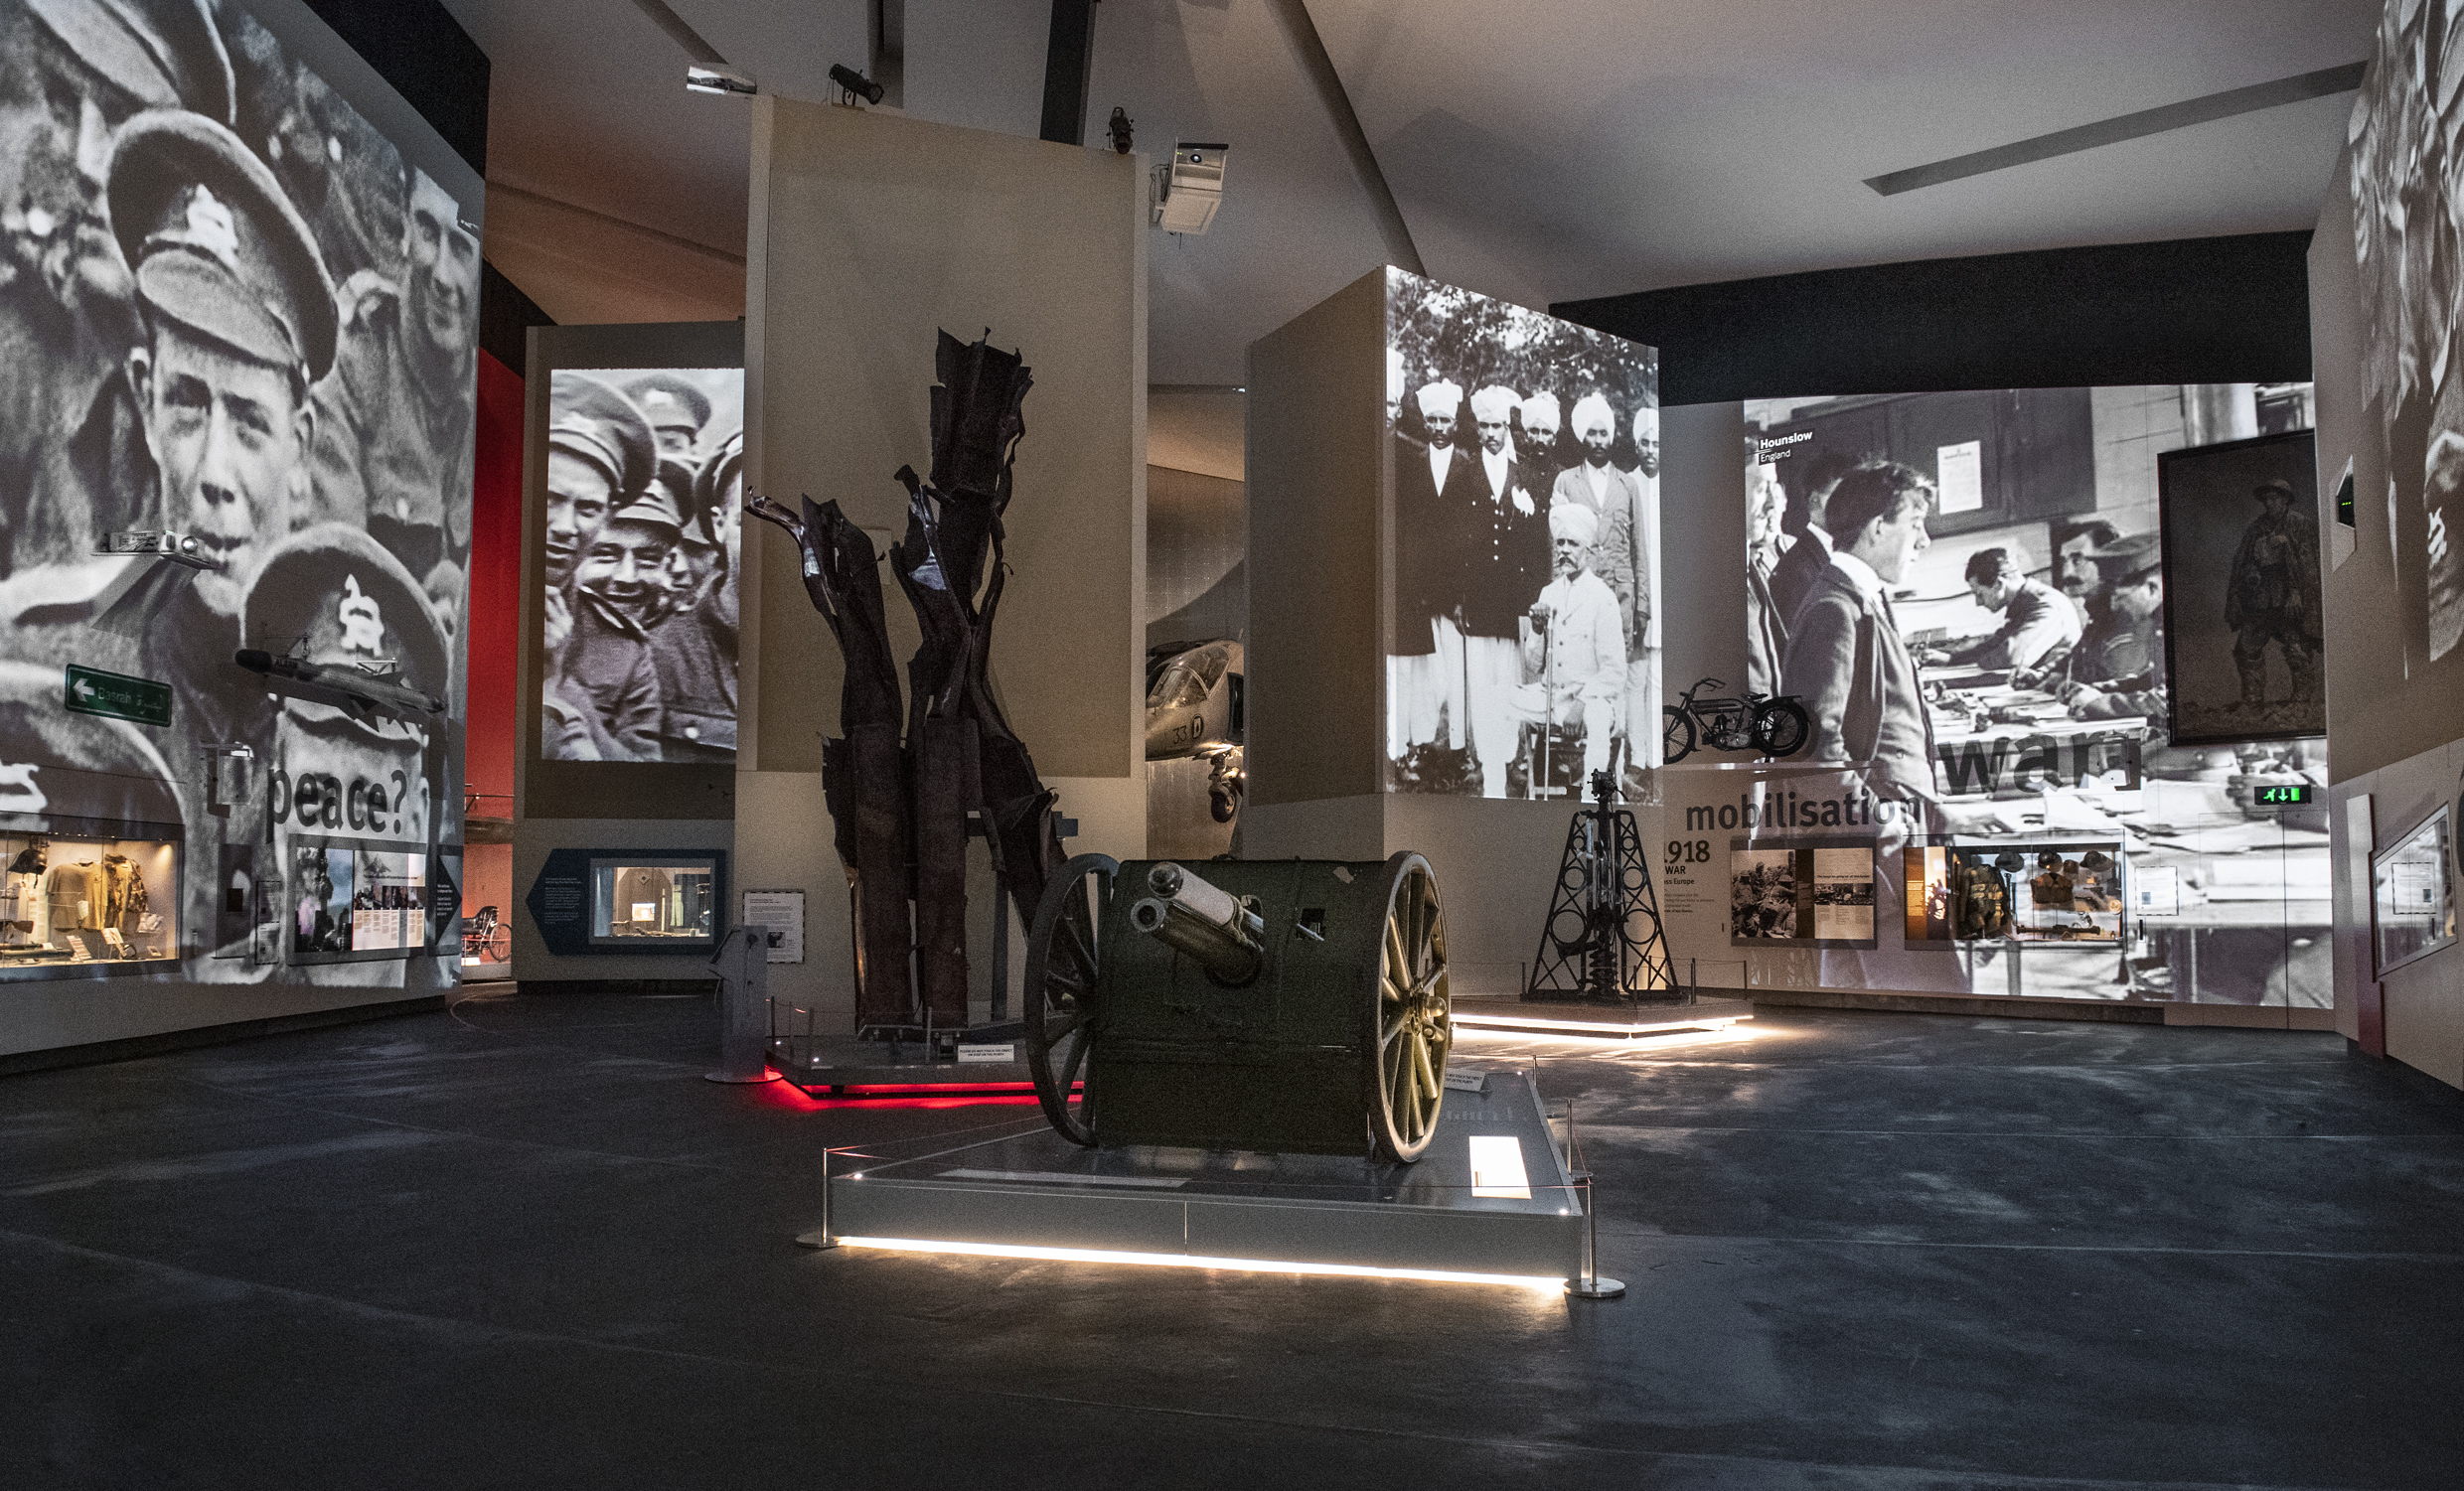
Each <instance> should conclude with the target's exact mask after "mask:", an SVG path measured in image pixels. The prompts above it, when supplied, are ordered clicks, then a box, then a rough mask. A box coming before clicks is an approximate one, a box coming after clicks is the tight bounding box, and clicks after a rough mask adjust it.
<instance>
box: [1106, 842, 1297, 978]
mask: <svg viewBox="0 0 2464 1491" xmlns="http://www.w3.org/2000/svg"><path fill="white" fill-rule="evenodd" d="M1147 888H1148V889H1149V890H1151V891H1153V892H1155V894H1154V895H1152V896H1149V897H1147V898H1146V899H1144V900H1142V901H1140V902H1139V903H1138V904H1137V905H1135V906H1132V907H1131V908H1130V925H1131V926H1132V927H1135V928H1136V929H1138V930H1139V931H1141V932H1144V933H1146V934H1147V935H1148V936H1150V937H1153V938H1155V940H1157V941H1158V942H1161V943H1164V944H1166V945H1167V946H1169V947H1172V948H1175V949H1177V950H1179V951H1180V952H1183V953H1186V954H1188V955H1189V956H1190V957H1191V958H1194V959H1196V960H1197V961H1198V963H1199V965H1200V966H1201V967H1203V968H1204V969H1206V971H1207V972H1209V973H1211V974H1213V975H1214V976H1215V978H1216V979H1218V980H1219V981H1221V982H1224V983H1229V984H1235V985H1237V984H1243V983H1247V982H1249V980H1251V979H1252V978H1255V977H1257V976H1258V969H1259V965H1260V963H1261V962H1262V960H1263V958H1264V948H1265V944H1266V923H1265V921H1264V920H1262V919H1261V918H1260V917H1259V916H1258V914H1257V913H1255V912H1253V911H1251V910H1250V909H1249V908H1248V907H1246V906H1244V905H1242V904H1241V903H1240V902H1239V901H1238V900H1236V899H1234V898H1233V897H1232V896H1231V895H1229V894H1227V893H1225V892H1224V891H1222V890H1219V889H1217V888H1216V887H1214V886H1212V885H1209V884H1207V883H1206V882H1205V881H1204V880H1201V879H1199V878H1198V877H1197V876H1195V875H1193V874H1190V873H1189V872H1188V871H1187V870H1184V869H1182V868H1181V867H1180V866H1179V865H1176V864H1169V863H1166V864H1158V865H1156V866H1155V868H1154V869H1152V870H1150V871H1149V872H1148V874H1147Z"/></svg>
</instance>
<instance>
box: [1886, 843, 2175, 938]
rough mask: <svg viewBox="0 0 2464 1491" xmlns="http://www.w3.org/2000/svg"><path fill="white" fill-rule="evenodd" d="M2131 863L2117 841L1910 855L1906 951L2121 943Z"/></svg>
mask: <svg viewBox="0 0 2464 1491" xmlns="http://www.w3.org/2000/svg"><path fill="white" fill-rule="evenodd" d="M2126 862H2127V861H2126V860H2125V859H2124V858H2123V855H2122V844H2121V842H2120V841H2119V840H2110V841H2098V842H2092V843H2015V844H1992V845H1982V844H1975V845H1971V844H1932V845H1924V846H1919V847H1915V848H1911V849H1910V850H1909V852H1908V900H1907V906H1908V941H1909V944H1910V945H1911V946H1916V947H1922V946H1925V945H1927V944H1937V945H1945V946H1946V945H1949V944H1953V943H1959V942H1976V941H1983V940H1988V939H2001V940H2008V941H2011V942H2018V943H2118V942H2119V941H2121V937H2122V915H2123V908H2124V906H2125V904H2126V902H2125V899H2124V895H2123V890H2122V873H2123V869H2122V867H2123V865H2124V864H2125V863H2126Z"/></svg>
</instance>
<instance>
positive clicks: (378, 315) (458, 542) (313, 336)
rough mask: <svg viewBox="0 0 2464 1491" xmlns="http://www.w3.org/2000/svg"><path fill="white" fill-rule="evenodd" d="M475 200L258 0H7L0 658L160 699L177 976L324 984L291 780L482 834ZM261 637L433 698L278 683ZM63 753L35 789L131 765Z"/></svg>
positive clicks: (2, 68)
mask: <svg viewBox="0 0 2464 1491" xmlns="http://www.w3.org/2000/svg"><path fill="white" fill-rule="evenodd" d="M371 106H372V107H374V106H375V105H371ZM388 106H390V105H388ZM388 117H390V116H388ZM405 127H406V128H409V127H412V126H405ZM422 152H433V153H422ZM457 194H459V195H457ZM481 206H482V205H481V201H480V191H479V186H478V178H477V176H476V175H475V174H474V173H471V172H470V171H469V170H468V168H467V167H466V166H465V165H464V163H462V162H461V161H460V160H459V159H458V158H454V157H452V156H451V154H450V152H448V151H445V150H444V149H443V147H442V146H441V144H440V143H439V142H437V141H436V140H435V139H434V138H433V137H432V136H431V135H428V134H425V133H422V134H421V135H420V136H419V138H418V139H416V140H413V139H410V138H409V137H408V135H405V136H404V138H403V139H401V140H394V139H389V138H387V137H386V135H385V134H382V133H380V132H379V130H378V128H377V126H376V125H374V124H372V123H371V122H370V120H369V119H368V118H367V117H366V116H364V115H363V114H362V113H361V112H360V111H359V110H358V109H357V108H355V107H354V106H353V104H352V103H351V102H350V101H347V100H346V99H344V98H343V97H342V96H341V95H339V94H338V93H336V91H335V90H334V88H333V87H332V86H330V85H329V84H328V83H327V81H326V80H325V79H324V78H322V77H320V76H318V75H316V74H315V73H312V72H310V71H309V70H308V69H307V68H306V67H305V66H303V65H302V64H301V62H300V61H299V60H298V58H297V57H296V56H295V55H294V54H293V53H292V51H291V50H290V48H289V47H288V46H286V44H285V43H284V42H283V41H282V40H281V39H280V38H279V37H277V36H276V35H275V34H274V33H273V32H272V31H269V30H268V29H267V28H266V27H265V26H264V25H262V24H260V22H259V21H258V20H257V19H256V18H255V17H254V16H252V15H251V14H250V13H249V12H248V10H247V9H245V8H244V6H243V5H242V4H240V3H237V0H214V3H206V0H0V662H13V663H21V664H26V665H32V666H34V667H38V668H42V669H48V670H50V671H52V675H53V676H54V677H55V678H58V677H59V676H61V672H60V670H61V669H62V668H63V666H64V665H76V666H78V667H81V668H85V669H92V670H100V671H110V672H114V673H119V674H123V675H127V676H130V677H134V678H138V679H144V680H151V681H155V682H159V683H162V684H165V685H167V686H168V688H169V692H170V705H169V722H168V724H149V725H148V726H147V729H148V731H149V738H150V740H151V741H152V743H153V744H154V745H155V746H156V747H157V748H158V749H159V751H160V754H161V759H162V763H163V772H164V774H165V778H166V785H167V786H168V787H169V788H170V789H171V791H172V792H173V793H174V795H175V796H176V798H177V800H178V802H179V805H180V807H179V814H178V816H179V818H180V819H181V826H182V829H183V833H184V838H183V840H182V844H181V853H182V854H183V855H184V856H185V869H184V870H183V872H182V873H181V874H180V876H179V880H180V884H181V890H180V893H179V894H178V895H177V896H176V897H174V896H172V895H169V894H167V893H166V894H164V895H161V896H158V897H157V898H155V899H156V904H157V905H158V906H159V907H160V908H161V909H160V910H159V911H157V913H156V914H157V915H161V914H163V913H165V912H170V913H172V917H171V919H172V921H173V922H174V923H175V927H176V942H177V946H178V948H179V956H180V957H181V959H182V960H183V961H184V963H185V967H184V969H183V971H184V973H185V974H186V975H187V976H190V977H194V978H204V979H210V980H216V981H242V980H248V981H252V980H256V979H262V978H286V977H304V976H306V975H305V974H304V973H296V972H293V971H291V970H288V969H285V968H283V967H282V966H281V964H282V960H280V959H275V960H270V961H269V960H268V959H267V958H266V957H263V956H259V955H258V954H255V953H251V951H250V950H251V949H257V950H262V949H266V948H272V947H276V946H279V945H282V940H281V939H279V938H277V937H274V936H271V935H270V934H272V933H274V932H278V931H279V930H280V929H281V928H283V927H284V926H286V925H288V923H289V921H290V915H289V913H290V912H291V910H292V909H293V908H294V907H295V906H296V905H297V904H298V903H300V902H301V901H302V900H303V899H307V898H309V897H310V896H311V895H312V893H313V890H314V887H313V886H311V885H303V884H301V883H300V876H301V874H302V873H303V871H302V870H301V866H302V865H303V864H304V863H305V862H306V861H305V860H302V859H300V858H299V857H298V856H294V855H289V854H286V853H285V852H284V851H283V845H282V843H281V842H280V840H282V839H283V838H284V836H285V835H288V834H289V833H291V832H293V831H295V830H296V829H297V828H299V827H301V826H303V824H304V821H305V817H304V815H305V813H307V812H310V811H313V812H314V813H316V814H317V815H318V816H320V817H322V815H323V813H324V811H325V809H324V806H323V804H324V799H323V798H322V797H321V796H320V793H321V790H322V789H321V786H319V787H312V788H311V789H310V790H309V791H308V793H307V797H306V799H305V803H306V808H305V809H303V808H302V806H301V802H300V801H299V800H297V799H295V798H294V796H293V794H294V792H295V791H296V789H297V788H298V785H299V784H300V783H302V782H310V783H315V784H323V783H325V782H328V781H331V782H334V783H336V784H338V786H337V791H339V792H340V793H341V794H342V795H343V799H344V803H345V804H346V805H347V806H348V807H349V810H350V811H349V813H348V814H346V813H345V812H343V811H342V809H341V807H339V806H338V807H337V809H336V811H335V813H334V817H333V818H331V819H327V820H325V821H324V822H323V823H321V824H320V826H321V827H323V828H325V829H327V830H328V831H339V832H345V833H370V834H376V833H383V834H384V835H385V836H386V837H388V838H395V837H400V838H407V839H412V840H415V841H417V842H420V843H422V844H423V845H424V844H432V843H438V842H448V843H450V842H458V841H459V840H460V838H461V825H460V817H461V790H460V779H461V763H460V750H461V745H460V732H459V730H458V729H457V728H455V727H454V726H453V723H452V722H453V721H454V720H457V719H459V718H460V717H461V714H462V707H463V706H462V700H463V698H464V695H465V685H464V680H463V678H462V676H461V674H462V669H461V666H460V660H461V658H462V655H463V645H462V641H461V639H462V637H463V635H464V633H465V630H466V628H465V609H466V607H467V605H468V588H469V587H468V581H467V574H468V568H469V562H470V533H471V523H470V516H471V470H472V449H473V432H474V429H475V419H474V402H475V397H476V378H477V355H478V340H479V336H478V334H479V281H480V227H479V219H480V214H481ZM163 534H169V535H171V536H172V538H173V540H174V541H175V542H180V541H185V542H186V543H187V544H189V545H192V546H190V547H188V548H187V549H186V556H187V557H188V558H189V560H190V561H191V562H186V563H182V562H173V561H170V560H167V559H163V558H160V557H158V556H157V555H155V554H152V553H146V552H142V551H139V545H140V544H141V543H142V542H143V541H144V540H145V539H146V537H147V536H148V535H163ZM277 570H278V571H279V578H278V580H277V579H269V578H268V577H269V575H272V574H274V572H275V571H277ZM243 648H244V649H247V650H250V651H252V652H258V653H263V654H269V655H273V656H276V657H284V658H293V659H296V660H298V661H299V662H301V663H304V664H314V665H316V666H318V667H327V668H331V667H342V666H348V667H350V668H352V669H354V670H357V671H364V672H366V673H368V674H369V675H371V676H372V677H374V678H377V679H380V680H382V681H384V682H385V684H387V685H388V686H390V687H393V688H396V689H398V690H399V693H398V695H397V696H398V697H405V698H427V699H432V700H437V701H441V703H442V704H443V707H442V708H441V709H436V710H412V711H408V712H405V713H400V714H382V713H380V714H369V715H366V716H365V717H362V716H359V715H355V714H350V713H347V712H346V711H344V710H342V709H340V708H338V707H336V706H335V705H334V704H332V703H330V702H313V701H309V700H306V699H303V698H301V697H299V696H297V695H295V694H292V693H287V692H282V691H280V690H274V692H273V694H272V695H271V696H269V690H268V687H267V682H266V679H265V678H264V677H262V676H260V675H258V674H255V673H251V672H249V671H246V670H244V669H242V668H239V667H237V666H236V665H235V662H234V658H235V654H236V653H237V652H238V651H239V650H241V649H243ZM80 731H81V732H83V733H82V734H81V735H80V734H77V732H80ZM64 738H65V739H67V740H69V741H70V742H71V743H70V744H69V745H68V746H67V747H66V748H65V750H64V752H63V759H58V760H45V761H39V762H37V763H35V765H36V766H37V767H38V768H44V767H49V768H52V769H53V770H52V771H51V772H50V773H49V774H48V775H47V776H46V777H45V778H44V779H43V780H46V781H58V782H62V783H67V782H70V781H73V780H85V779H83V778H77V777H75V776H73V775H72V774H76V773H94V774H99V773H100V772H101V771H102V768H101V766H100V765H99V763H101V762H104V761H106V760H110V759H114V758H113V754H112V747H111V743H110V740H109V737H108V734H107V732H106V731H105V730H104V728H103V722H102V721H100V720H98V719H94V718H91V717H89V716H87V715H83V714H78V715H74V716H72V717H71V720H70V733H69V734H68V735H67V736H66V737H64ZM79 741H81V742H83V743H82V744H81V745H80V744H77V742H79ZM47 749H49V748H48V747H47ZM372 774H374V775H372ZM372 784H373V785H374V786H375V787H376V795H375V797H374V798H373V799H372V797H371V794H370V792H369V791H368V789H369V788H370V787H371V785H372ZM355 794H356V795H355ZM372 801H378V802H383V803H384V805H385V807H384V809H383V811H382V813H379V812H375V811H372V809H371V806H370V805H371V803H372ZM55 811H58V810H57V809H56V810H55ZM380 820H382V825H381V826H380ZM175 902H176V910H175V909H174V905H173V903H175ZM329 935H330V929H329ZM345 935H346V936H347V934H345ZM317 936H318V934H317V933H316V931H315V929H314V927H313V925H312V927H311V929H310V932H309V935H308V939H307V942H308V944H310V945H313V944H314V943H315V941H316V938H317ZM426 941H427V939H426V938H425V937H424V936H423V937H421V938H420V939H418V942H419V944H420V945H421V946H422V947H423V946H424V944H425V942H426ZM366 976H367V977H368V978H369V979H372V980H377V981H385V980H388V979H392V980H399V979H402V978H404V977H411V978H415V979H416V980H418V981H421V982H425V983H447V982H451V981H453V978H454V973H453V970H452V969H451V968H449V967H440V966H436V965H429V966H427V967H425V968H423V969H420V970H419V971H418V972H417V973H415V974H405V973H404V972H403V971H402V970H401V969H400V967H399V966H398V965H396V966H395V967H394V968H392V969H388V970H374V971H371V972H369V973H368V974H367V975H366Z"/></svg>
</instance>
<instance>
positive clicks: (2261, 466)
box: [2156, 430, 2327, 746]
mask: <svg viewBox="0 0 2464 1491" xmlns="http://www.w3.org/2000/svg"><path fill="white" fill-rule="evenodd" d="M2156 463H2157V479H2158V486H2159V488H2160V493H2161V497H2162V500H2163V528H2164V552H2165V577H2164V587H2163V589H2164V636H2165V647H2166V649H2167V653H2166V678H2167V681H2168V683H2169V685H2170V688H2171V693H2172V699H2171V702H2172V707H2173V713H2172V733H2173V741H2174V743H2175V744H2176V745H2186V746H2187V745H2208V744H2213V743H2217V742H2228V741H2234V740H2289V739H2296V738H2299V737H2301V736H2305V735H2324V734H2326V733H2327V690H2326V689H2325V688H2324V687H2322V686H2321V683H2322V679H2321V677H2320V668H2321V666H2322V664H2323V662H2324V659H2323V656H2322V651H2321V649H2322V646H2323V642H2322V639H2323V638H2324V636H2325V617H2324V615H2323V614H2322V613H2323V607H2324V602H2323V600H2322V598H2321V596H2320V593H2319V591H2320V584H2319V576H2320V569H2319V510H2318V500H2317V499H2318V470H2317V465H2318V457H2317V441H2316V440H2315V439H2314V438H2313V437H2312V435H2311V433H2310V432H2309V431H2308V430H2298V431H2294V432H2292V433H2289V434H2283V435H2264V436H2261V437H2259V438H2257V439H2255V440H2234V441H2228V442H2226V443H2224V444H2222V445H2205V446H2196V447H2193V448H2190V449H2187V450H2175V451H2167V452H2165V453H2164V454H2163V455H2160V456H2158V457H2157V458H2156Z"/></svg>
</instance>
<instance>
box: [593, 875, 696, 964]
mask: <svg viewBox="0 0 2464 1491" xmlns="http://www.w3.org/2000/svg"><path fill="white" fill-rule="evenodd" d="M717 874H718V858H717V856H716V855H709V856H706V857H704V856H695V855H689V854H661V855H597V854H594V855H592V856H591V859H590V892H591V894H590V908H591V909H590V942H591V944H592V946H594V947H607V946H623V947H639V946H641V945H642V944H643V943H644V941H645V940H649V941H651V942H654V943H657V944H660V945H672V946H673V948H674V950H675V951H679V952H682V951H688V950H690V949H691V948H693V947H695V946H702V947H714V946H716V943H717V938H718V933H717V925H718V895H717Z"/></svg>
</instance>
